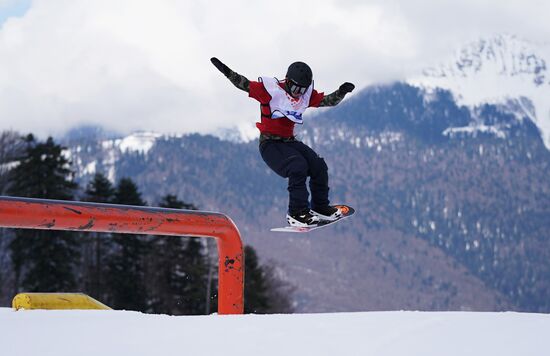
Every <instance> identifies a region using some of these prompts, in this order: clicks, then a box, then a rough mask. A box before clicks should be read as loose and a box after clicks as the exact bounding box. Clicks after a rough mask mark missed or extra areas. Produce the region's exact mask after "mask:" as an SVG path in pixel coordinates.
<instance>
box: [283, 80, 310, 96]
mask: <svg viewBox="0 0 550 356" xmlns="http://www.w3.org/2000/svg"><path fill="white" fill-rule="evenodd" d="M287 80H288V84H287V85H288V90H289V91H290V93H291V94H292V95H304V94H305V93H306V91H307V87H303V86H301V85H299V84H298V83H296V82H295V81H293V80H292V79H287Z"/></svg>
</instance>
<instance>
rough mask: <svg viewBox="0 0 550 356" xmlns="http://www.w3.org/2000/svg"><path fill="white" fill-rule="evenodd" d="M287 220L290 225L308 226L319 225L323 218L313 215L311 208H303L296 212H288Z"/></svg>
mask: <svg viewBox="0 0 550 356" xmlns="http://www.w3.org/2000/svg"><path fill="white" fill-rule="evenodd" d="M286 221H288V224H289V225H290V226H297V227H307V226H317V225H318V224H319V222H320V221H321V220H320V219H319V218H318V217H317V216H315V215H313V214H312V213H311V211H310V210H309V209H303V210H302V211H300V212H298V213H295V214H290V213H288V214H286Z"/></svg>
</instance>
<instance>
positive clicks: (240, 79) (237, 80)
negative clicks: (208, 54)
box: [210, 57, 250, 93]
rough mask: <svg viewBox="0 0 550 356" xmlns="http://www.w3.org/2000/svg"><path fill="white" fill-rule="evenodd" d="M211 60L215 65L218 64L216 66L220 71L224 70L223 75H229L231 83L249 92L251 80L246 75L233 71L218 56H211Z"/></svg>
mask: <svg viewBox="0 0 550 356" xmlns="http://www.w3.org/2000/svg"><path fill="white" fill-rule="evenodd" d="M210 62H212V64H213V65H214V66H216V68H218V70H219V71H220V72H222V73H223V75H225V76H226V77H227V79H229V80H230V81H231V83H233V85H234V86H236V87H237V88H239V89H241V90H244V91H245V92H247V93H248V92H249V90H250V80H248V79H246V77H245V76H243V75H240V74H239V73H236V72H234V71H232V70H231V69H229V67H228V66H226V65H225V64H223V63H222V62H221V61H220V60H219V59H218V58H216V57H212V58H210Z"/></svg>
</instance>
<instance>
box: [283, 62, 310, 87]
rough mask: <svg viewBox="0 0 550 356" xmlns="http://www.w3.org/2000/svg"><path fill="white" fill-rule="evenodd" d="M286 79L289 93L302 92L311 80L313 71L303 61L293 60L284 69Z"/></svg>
mask: <svg viewBox="0 0 550 356" xmlns="http://www.w3.org/2000/svg"><path fill="white" fill-rule="evenodd" d="M286 79H287V88H288V90H289V91H290V93H291V94H304V93H305V92H306V90H307V88H308V87H309V86H310V85H311V82H312V81H313V72H312V71H311V68H310V67H309V66H308V65H307V64H305V63H304V62H294V63H292V64H291V65H290V66H289V67H288V70H287V71H286Z"/></svg>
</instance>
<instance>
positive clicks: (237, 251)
mask: <svg viewBox="0 0 550 356" xmlns="http://www.w3.org/2000/svg"><path fill="white" fill-rule="evenodd" d="M0 227H8V228H24V229H46V230H72V231H90V232H92V231H93V232H111V233H127V234H147V235H166V236H195V237H213V238H216V240H217V244H218V255H219V263H218V269H219V281H218V313H219V314H242V313H243V309H244V305H243V289H244V253H243V246H242V241H241V237H240V234H239V230H238V229H237V227H236V226H235V224H234V223H233V221H232V220H231V219H230V218H229V217H227V216H225V215H223V214H219V213H211V212H202V211H195V210H177V209H164V208H151V207H141V206H128V205H113V204H96V203H84V202H72V201H62V200H45V199H30V198H14V197H1V196H0Z"/></svg>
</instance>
